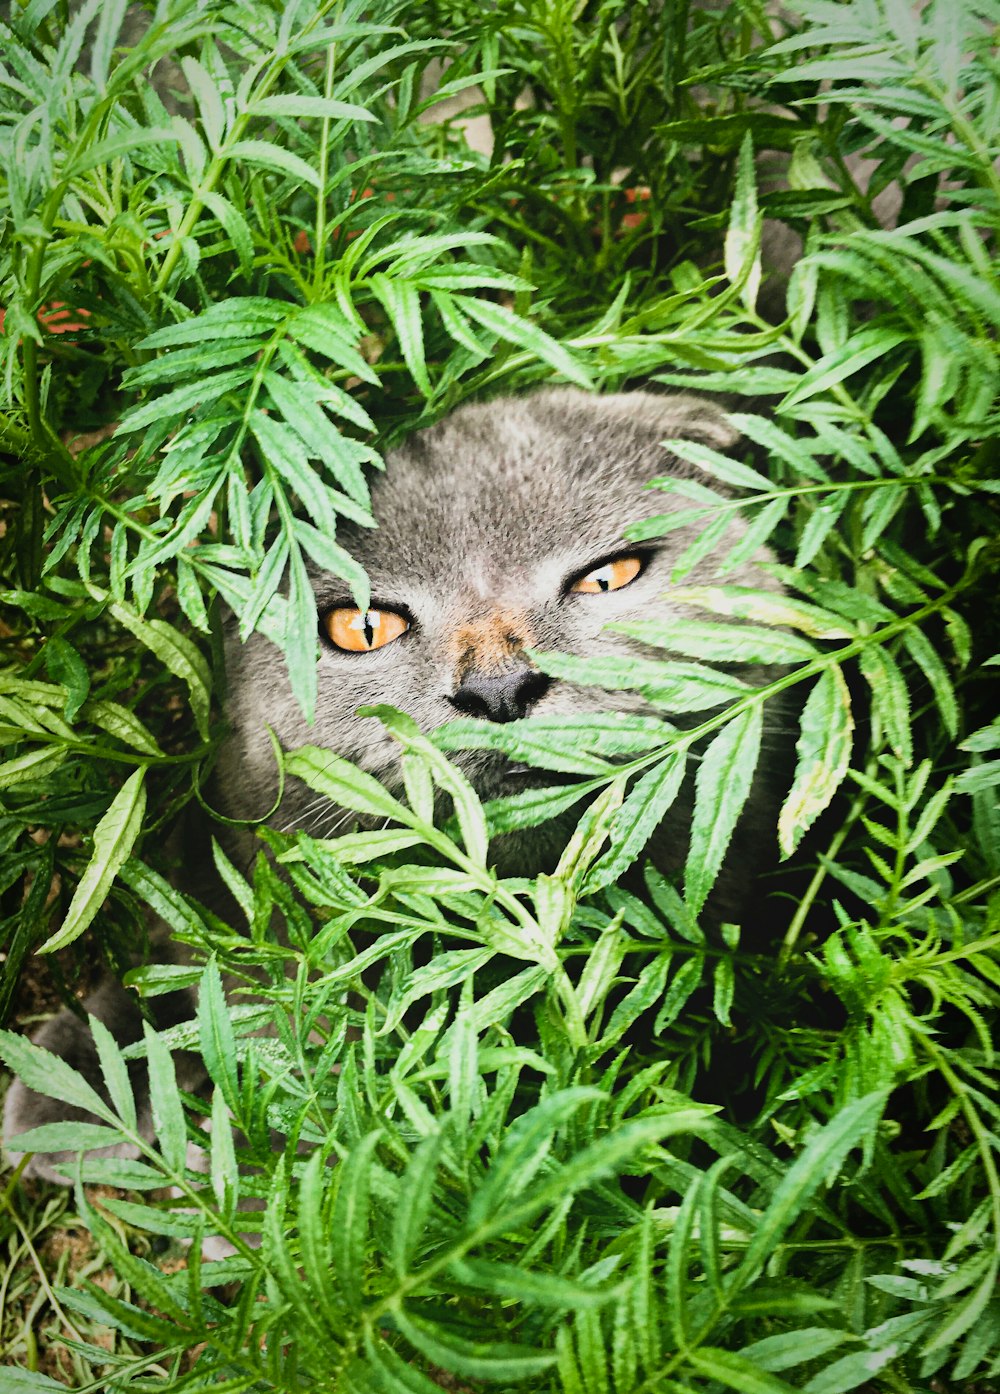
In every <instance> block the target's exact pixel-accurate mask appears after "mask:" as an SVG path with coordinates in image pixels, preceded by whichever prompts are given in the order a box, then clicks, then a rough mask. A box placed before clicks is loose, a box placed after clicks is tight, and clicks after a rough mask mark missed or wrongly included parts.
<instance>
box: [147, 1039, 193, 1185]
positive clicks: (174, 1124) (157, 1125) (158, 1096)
mask: <svg viewBox="0 0 1000 1394" xmlns="http://www.w3.org/2000/svg"><path fill="white" fill-rule="evenodd" d="M142 1025H143V1035H144V1037H145V1041H146V1064H147V1068H148V1070H149V1102H150V1107H151V1109H152V1112H153V1128H154V1130H155V1133H156V1141H157V1143H158V1145H159V1148H160V1151H161V1152H162V1154H163V1159H164V1161H165V1162H166V1164H167V1166H168V1168H169V1169H170V1170H171V1171H172V1172H173V1173H174V1174H175V1175H176V1174H178V1173H179V1172H182V1171H183V1170H184V1163H185V1160H186V1156H187V1130H186V1128H185V1125H184V1108H183V1105H182V1104H181V1096H180V1094H179V1093H178V1090H177V1076H176V1073H175V1070H174V1062H173V1057H172V1056H171V1054H170V1051H169V1050H168V1049H167V1047H166V1045H164V1043H163V1040H162V1039H161V1037H160V1036H159V1034H158V1033H157V1032H156V1031H154V1030H153V1028H152V1027H151V1026H150V1024H149V1022H148V1021H144V1022H143V1023H142Z"/></svg>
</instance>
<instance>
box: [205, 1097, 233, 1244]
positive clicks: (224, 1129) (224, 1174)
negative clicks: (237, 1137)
mask: <svg viewBox="0 0 1000 1394" xmlns="http://www.w3.org/2000/svg"><path fill="white" fill-rule="evenodd" d="M210 1175H211V1179H212V1194H213V1195H214V1196H215V1203H216V1205H217V1206H218V1207H219V1215H220V1216H221V1218H222V1220H223V1221H224V1223H226V1224H230V1223H231V1222H232V1219H233V1215H234V1214H235V1212H236V1200H237V1197H238V1195H239V1191H240V1177H239V1170H238V1168H237V1166H236V1151H235V1147H234V1144H233V1128H232V1122H231V1118H230V1112H229V1108H228V1107H227V1105H226V1100H225V1098H224V1097H223V1093H222V1090H221V1089H220V1088H219V1087H218V1086H216V1088H215V1089H214V1090H213V1091H212V1118H211V1158H210Z"/></svg>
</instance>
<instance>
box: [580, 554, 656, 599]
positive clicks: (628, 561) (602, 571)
mask: <svg viewBox="0 0 1000 1394" xmlns="http://www.w3.org/2000/svg"><path fill="white" fill-rule="evenodd" d="M641 570H642V559H641V558H640V557H617V558H616V559H615V560H614V561H606V562H605V563H604V565H603V566H595V567H594V569H593V571H588V572H587V574H586V575H585V576H580V577H579V578H578V579H577V580H575V581H574V582H573V584H572V585H571V586H570V590H571V591H577V592H579V593H581V594H584V595H599V594H600V593H601V592H602V591H620V590H621V588H622V587H623V586H627V585H628V583H629V582H630V581H634V580H635V578H636V577H637V576H638V574H639V572H640V571H641Z"/></svg>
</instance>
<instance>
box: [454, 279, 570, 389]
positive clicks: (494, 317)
mask: <svg viewBox="0 0 1000 1394" xmlns="http://www.w3.org/2000/svg"><path fill="white" fill-rule="evenodd" d="M453 300H454V303H455V305H457V306H459V307H460V308H461V309H463V310H464V311H465V313H466V314H467V315H468V317H469V319H472V320H475V322H476V323H477V324H481V325H482V326H483V328H484V329H488V330H489V331H490V333H491V334H496V336H497V337H498V338H500V339H503V340H504V341H505V342H507V343H510V344H517V345H518V346H519V347H520V348H523V349H527V351H528V352H529V353H530V354H532V355H533V356H534V357H536V358H540V359H541V361H542V362H543V363H548V365H549V367H550V368H554V369H555V370H556V372H557V373H561V374H562V376H563V377H564V378H566V379H567V380H568V381H569V382H575V383H576V385H577V386H578V387H582V388H584V389H585V390H588V391H589V390H592V389H593V386H594V384H593V382H592V381H591V379H590V375H589V373H588V372H587V371H586V369H585V368H584V367H583V365H582V364H581V363H580V362H578V360H577V359H575V358H573V357H572V356H571V355H570V354H569V352H568V351H567V350H566V349H564V348H563V346H562V345H561V344H560V343H558V342H557V341H556V340H555V339H553V338H552V336H551V334H547V333H546V332H545V330H544V329H542V328H541V327H540V326H539V325H537V324H533V323H532V322H531V321H530V320H526V319H522V318H521V316H520V315H515V314H514V313H513V311H511V310H507V309H505V308H504V307H503V306H502V305H495V304H494V303H493V302H492V301H491V300H477V299H474V298H473V297H472V296H470V295H455V296H454V297H453Z"/></svg>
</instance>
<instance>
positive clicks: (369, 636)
mask: <svg viewBox="0 0 1000 1394" xmlns="http://www.w3.org/2000/svg"><path fill="white" fill-rule="evenodd" d="M374 638H375V628H374V626H373V625H372V622H371V618H370V612H368V613H366V615H365V643H366V644H367V645H368V647H369V648H371V646H372V640H373V639H374Z"/></svg>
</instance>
